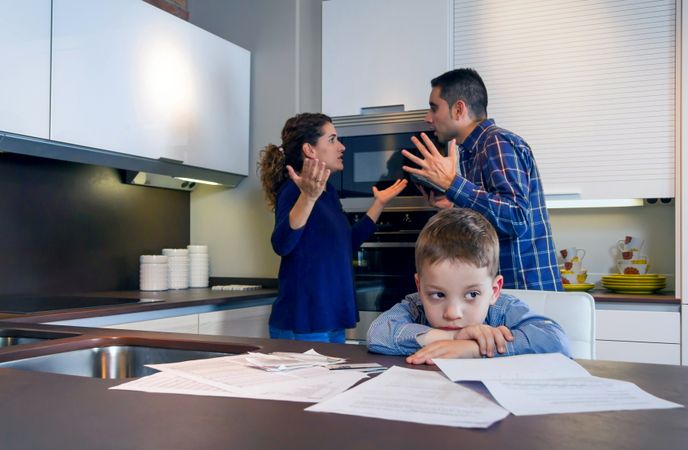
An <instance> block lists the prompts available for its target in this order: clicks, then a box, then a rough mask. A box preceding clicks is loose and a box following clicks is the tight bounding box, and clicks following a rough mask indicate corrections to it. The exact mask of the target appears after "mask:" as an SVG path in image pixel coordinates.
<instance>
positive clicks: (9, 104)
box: [0, 0, 50, 140]
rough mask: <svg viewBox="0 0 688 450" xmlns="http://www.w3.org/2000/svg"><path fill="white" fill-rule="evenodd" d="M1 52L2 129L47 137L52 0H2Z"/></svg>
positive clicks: (0, 105)
mask: <svg viewBox="0 0 688 450" xmlns="http://www.w3.org/2000/svg"><path fill="white" fill-rule="evenodd" d="M0 55H2V60H3V64H2V70H0V99H2V101H0V132H3V131H7V132H10V133H16V134H23V135H27V136H33V137H40V138H44V139H47V138H48V133H49V126H50V0H22V1H21V2H18V1H14V0H0ZM0 140H1V139H0Z"/></svg>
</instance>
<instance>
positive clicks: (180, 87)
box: [51, 0, 250, 175]
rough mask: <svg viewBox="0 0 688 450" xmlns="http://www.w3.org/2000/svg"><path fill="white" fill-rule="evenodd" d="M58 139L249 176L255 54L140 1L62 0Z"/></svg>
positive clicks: (56, 21)
mask: <svg viewBox="0 0 688 450" xmlns="http://www.w3.org/2000/svg"><path fill="white" fill-rule="evenodd" d="M52 64H53V68H52V70H53V72H52V103H51V108H52V109H51V114H52V127H51V139H53V140H56V141H63V142H69V143H75V144H80V145H85V146H88V147H95V148H99V149H104V150H110V151H115V152H121V153H126V154H132V155H137V156H144V157H148V158H153V159H157V158H161V157H162V158H168V159H173V160H177V161H182V162H184V163H185V164H189V165H193V166H198V167H203V168H209V169H215V170H220V171H226V172H234V173H238V174H243V175H247V174H248V119H249V118H248V110H249V100H248V99H249V73H250V53H249V52H248V51H247V50H244V49H242V48H240V47H238V46H236V45H234V44H232V43H230V42H227V41H225V40H223V39H220V38H219V37H217V36H215V35H212V34H210V33H208V32H206V31H203V30H201V29H200V28H197V27H195V26H194V25H191V24H190V23H188V22H185V21H183V20H180V19H178V18H176V17H174V16H172V15H171V14H168V13H166V12H164V11H161V10H159V9H158V8H155V7H153V6H151V5H149V4H147V3H145V2H142V1H140V0H99V1H97V2H94V1H91V0H54V2H53V62H52Z"/></svg>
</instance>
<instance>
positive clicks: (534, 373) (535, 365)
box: [433, 353, 590, 381]
mask: <svg viewBox="0 0 688 450" xmlns="http://www.w3.org/2000/svg"><path fill="white" fill-rule="evenodd" d="M433 362H434V363H435V364H437V367H439V368H440V370H442V372H444V374H445V375H446V376H447V377H448V378H449V379H450V380H452V381H485V380H549V379H552V378H575V377H583V376H590V373H589V372H588V371H587V370H585V369H584V368H583V367H582V366H581V365H580V364H578V363H577V362H576V361H574V360H572V359H569V358H567V357H566V356H564V355H562V354H561V353H541V354H534V355H518V356H507V357H501V358H481V359H440V358H438V359H433Z"/></svg>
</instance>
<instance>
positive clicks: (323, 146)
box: [305, 122, 344, 172]
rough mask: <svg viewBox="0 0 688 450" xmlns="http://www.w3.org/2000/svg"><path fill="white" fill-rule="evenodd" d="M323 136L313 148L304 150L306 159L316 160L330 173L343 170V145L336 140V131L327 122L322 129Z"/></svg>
mask: <svg viewBox="0 0 688 450" xmlns="http://www.w3.org/2000/svg"><path fill="white" fill-rule="evenodd" d="M322 132H323V135H322V136H320V138H319V139H318V142H316V143H315V146H310V149H308V150H306V151H305V153H306V157H309V158H314V159H318V160H320V161H322V162H324V163H325V167H327V168H328V169H330V172H340V171H342V170H344V145H343V144H342V143H341V142H339V139H338V138H337V130H335V128H334V125H332V123H330V122H327V123H326V124H325V125H323V127H322Z"/></svg>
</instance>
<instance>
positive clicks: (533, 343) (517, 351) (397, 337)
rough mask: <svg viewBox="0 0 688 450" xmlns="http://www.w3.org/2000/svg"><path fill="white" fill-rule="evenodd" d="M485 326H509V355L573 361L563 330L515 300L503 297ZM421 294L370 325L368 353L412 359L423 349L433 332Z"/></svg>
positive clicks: (507, 348)
mask: <svg viewBox="0 0 688 450" xmlns="http://www.w3.org/2000/svg"><path fill="white" fill-rule="evenodd" d="M484 324H485V325H489V326H491V327H499V326H501V325H504V326H506V327H507V328H508V329H509V330H511V333H512V334H513V336H514V340H513V341H511V342H509V341H507V343H506V353H496V354H495V356H513V355H522V354H527V353H563V354H564V355H566V356H568V357H571V351H570V349H569V339H568V337H567V336H566V334H565V333H564V330H562V328H561V326H559V324H558V323H556V322H555V321H553V320H551V319H548V318H547V317H544V316H541V315H538V314H535V313H533V312H532V311H531V310H530V308H529V307H528V305H527V304H526V303H524V302H523V301H521V300H519V299H517V298H516V297H514V296H511V295H506V294H502V295H500V296H499V298H498V299H497V301H496V302H495V304H494V305H490V308H489V309H488V311H487V317H486V318H485V322H484ZM431 329H432V327H431V326H430V324H429V323H428V319H427V317H426V316H425V310H424V309H423V303H422V302H421V300H420V296H419V295H418V293H414V294H409V295H407V296H406V298H405V299H404V300H402V301H401V303H397V304H396V305H394V306H393V307H392V308H390V309H389V310H388V311H385V312H384V313H382V314H381V315H380V316H378V317H377V319H375V320H374V321H373V323H371V324H370V328H369V329H368V350H370V351H371V352H375V353H382V354H385V355H411V354H413V353H415V352H416V351H418V350H419V349H420V347H421V346H420V344H419V343H418V340H417V339H416V338H417V337H418V336H419V335H421V334H423V333H426V332H428V331H430V330H431Z"/></svg>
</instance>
